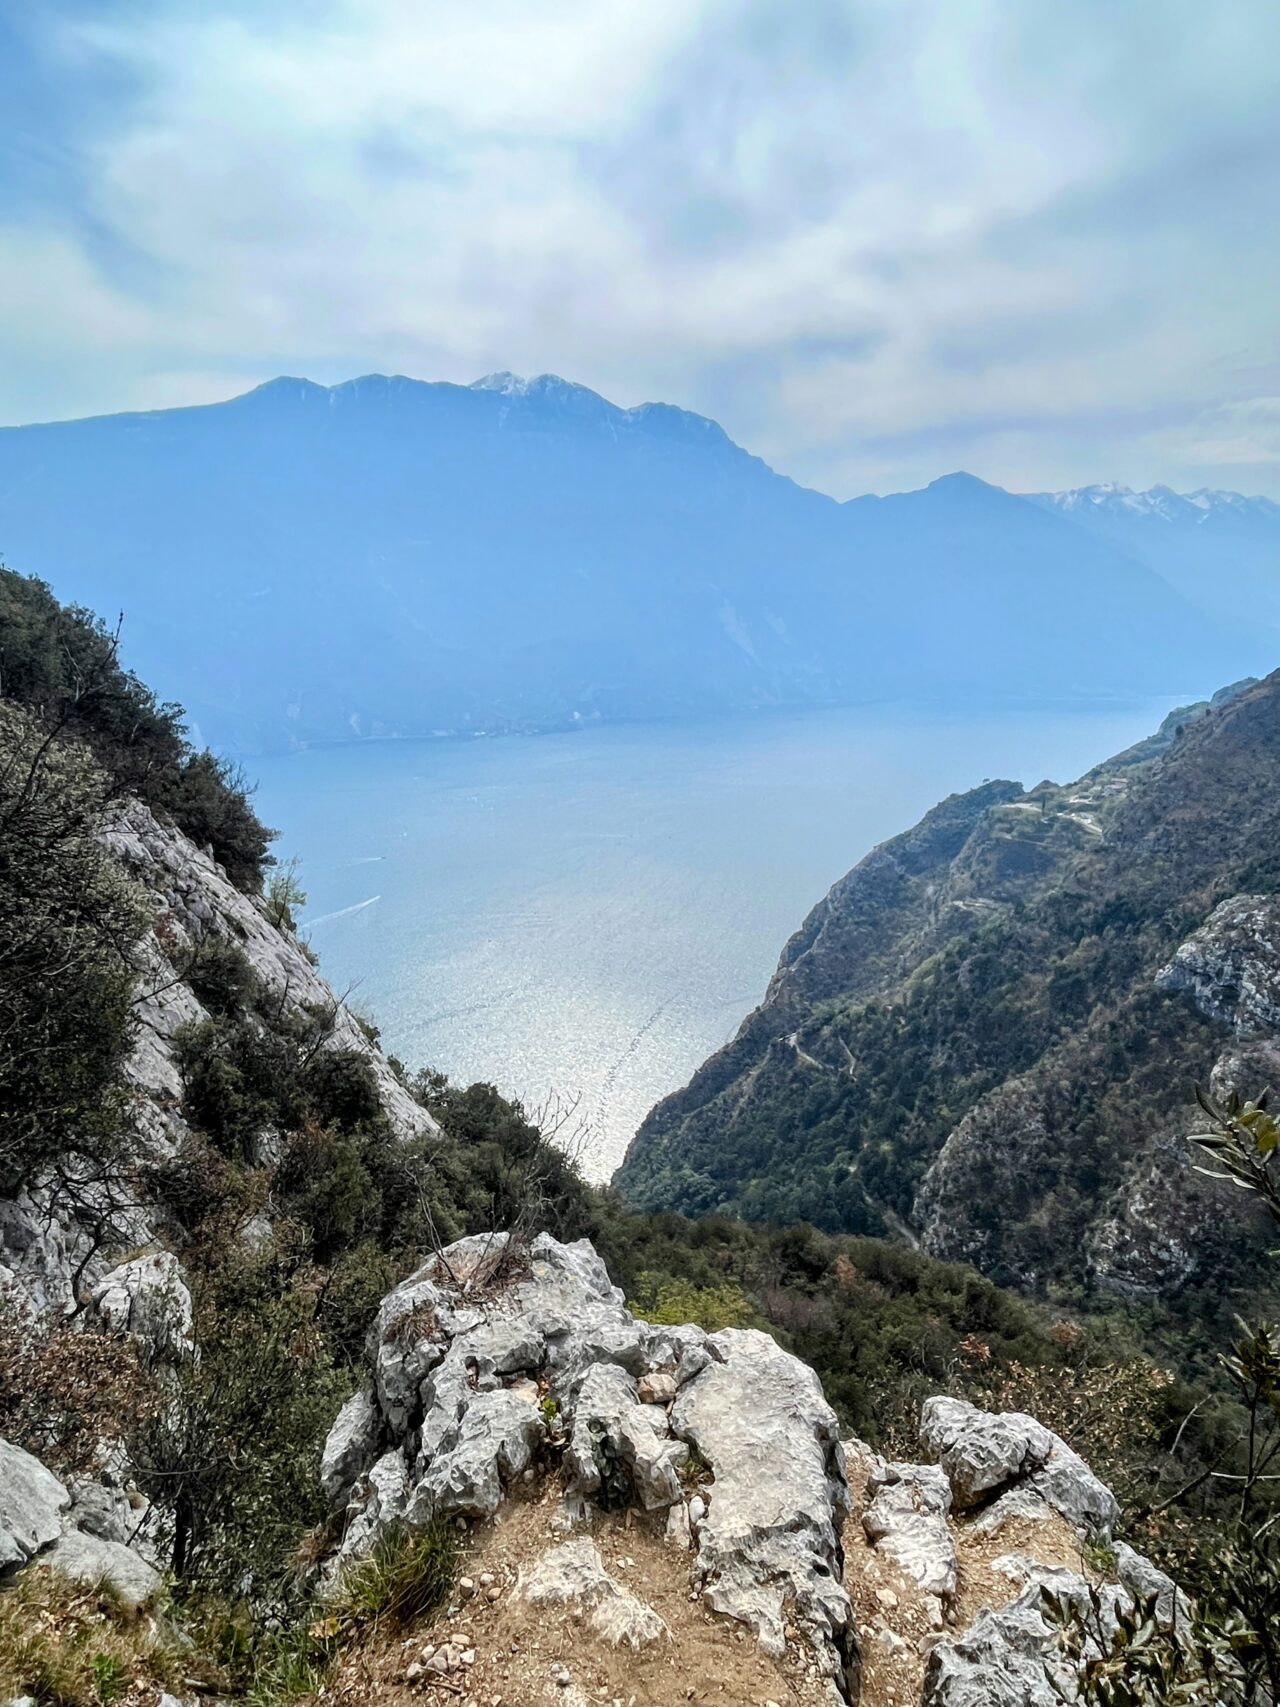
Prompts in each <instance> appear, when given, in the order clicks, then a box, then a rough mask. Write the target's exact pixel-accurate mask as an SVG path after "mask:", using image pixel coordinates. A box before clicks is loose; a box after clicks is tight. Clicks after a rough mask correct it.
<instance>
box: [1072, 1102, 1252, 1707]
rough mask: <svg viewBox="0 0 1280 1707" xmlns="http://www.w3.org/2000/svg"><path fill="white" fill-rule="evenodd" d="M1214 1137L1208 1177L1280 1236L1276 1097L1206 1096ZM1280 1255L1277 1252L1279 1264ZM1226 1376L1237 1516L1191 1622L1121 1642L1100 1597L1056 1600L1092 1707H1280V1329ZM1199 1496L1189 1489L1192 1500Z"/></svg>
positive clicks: (1216, 1524) (1205, 1533)
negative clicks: (1224, 1184)
mask: <svg viewBox="0 0 1280 1707" xmlns="http://www.w3.org/2000/svg"><path fill="white" fill-rule="evenodd" d="M1197 1096H1198V1099H1199V1102H1200V1106H1201V1109H1202V1110H1203V1112H1204V1114H1205V1115H1206V1116H1207V1121H1208V1124H1207V1128H1206V1130H1204V1131H1202V1132H1198V1133H1195V1134H1193V1135H1192V1140H1191V1141H1192V1143H1193V1144H1195V1145H1196V1146H1197V1148H1198V1149H1199V1150H1200V1151H1201V1152H1203V1154H1204V1155H1205V1156H1206V1157H1208V1158H1209V1161H1210V1163H1211V1167H1210V1169H1209V1170H1208V1171H1211V1172H1213V1173H1214V1174H1215V1175H1216V1176H1217V1177H1219V1178H1221V1179H1224V1180H1229V1181H1230V1182H1232V1183H1233V1184H1234V1185H1236V1186H1239V1187H1240V1188H1242V1189H1243V1190H1244V1191H1247V1192H1249V1193H1251V1194H1253V1195H1254V1196H1255V1197H1257V1198H1258V1199H1259V1200H1260V1202H1261V1203H1262V1205H1263V1206H1264V1207H1265V1209H1266V1210H1267V1213H1268V1214H1269V1216H1270V1218H1271V1221H1272V1223H1273V1224H1274V1225H1275V1226H1280V1172H1277V1167H1278V1165H1280V1123H1277V1121H1276V1120H1275V1119H1274V1118H1273V1117H1272V1115H1271V1114H1270V1113H1269V1112H1268V1111H1267V1107H1266V1102H1265V1099H1263V1100H1262V1101H1261V1102H1258V1103H1252V1102H1242V1101H1241V1100H1240V1099H1239V1097H1236V1096H1233V1097H1232V1098H1231V1099H1230V1101H1229V1102H1228V1103H1227V1104H1226V1105H1225V1106H1224V1105H1221V1104H1219V1103H1217V1102H1215V1101H1214V1099H1213V1098H1212V1097H1209V1096H1207V1095H1205V1094H1204V1093H1203V1092H1197ZM1274 1254H1275V1253H1273V1255H1274ZM1222 1367H1223V1371H1224V1373H1225V1375H1226V1377H1227V1380H1228V1382H1229V1383H1230V1385H1231V1386H1232V1387H1233V1388H1234V1389H1235V1393H1236V1398H1237V1401H1238V1407H1239V1415H1240V1417H1241V1427H1240V1430H1239V1432H1238V1435H1237V1437H1236V1439H1235V1441H1234V1442H1233V1445H1234V1446H1235V1448H1236V1452H1235V1455H1234V1456H1233V1457H1232V1458H1231V1459H1230V1460H1229V1461H1223V1459H1221V1458H1219V1459H1218V1460H1216V1461H1214V1462H1211V1463H1209V1464H1208V1465H1207V1466H1206V1467H1205V1469H1204V1471H1203V1477H1202V1479H1203V1480H1204V1481H1205V1482H1213V1483H1217V1484H1218V1485H1219V1487H1220V1490H1221V1492H1222V1495H1223V1501H1222V1505H1223V1507H1225V1509H1222V1510H1219V1511H1218V1512H1216V1513H1215V1521H1213V1522H1212V1524H1211V1526H1209V1527H1207V1528H1202V1530H1201V1533H1200V1534H1199V1535H1198V1536H1197V1541H1198V1547H1197V1550H1196V1554H1195V1556H1194V1559H1193V1561H1192V1564H1193V1566H1198V1567H1199V1568H1198V1569H1197V1570H1194V1573H1193V1574H1192V1575H1191V1576H1189V1577H1186V1578H1184V1580H1186V1581H1188V1582H1189V1584H1190V1586H1192V1587H1193V1588H1194V1590H1195V1591H1197V1605H1196V1609H1195V1615H1194V1617H1193V1619H1192V1621H1191V1622H1190V1623H1189V1624H1188V1623H1187V1622H1186V1621H1185V1620H1182V1621H1180V1620H1179V1619H1178V1618H1177V1617H1176V1615H1175V1616H1173V1617H1170V1616H1169V1615H1168V1613H1167V1612H1166V1613H1165V1614H1164V1615H1163V1616H1162V1615H1161V1612H1160V1609H1159V1608H1158V1606H1157V1604H1156V1601H1155V1599H1154V1597H1153V1598H1151V1599H1149V1600H1139V1601H1138V1603H1137V1604H1136V1605H1135V1606H1134V1608H1133V1610H1132V1611H1131V1612H1128V1613H1122V1615H1121V1616H1120V1619H1119V1629H1118V1631H1117V1632H1116V1633H1115V1635H1114V1636H1111V1635H1110V1634H1109V1632H1108V1630H1107V1627H1106V1623H1105V1621H1104V1619H1103V1616H1102V1605H1101V1600H1100V1597H1099V1595H1098V1594H1097V1593H1096V1591H1095V1593H1094V1594H1093V1596H1092V1597H1091V1604H1090V1605H1089V1606H1088V1607H1086V1608H1079V1607H1073V1606H1071V1605H1070V1604H1069V1603H1068V1604H1062V1603H1059V1602H1057V1601H1056V1600H1055V1598H1054V1597H1053V1596H1052V1595H1051V1594H1048V1593H1047V1592H1046V1596H1045V1600H1046V1610H1047V1611H1048V1613H1049V1615H1050V1618H1051V1620H1052V1621H1053V1622H1054V1623H1056V1624H1057V1626H1058V1627H1059V1643H1060V1647H1061V1649H1062V1651H1063V1652H1064V1653H1065V1654H1066V1655H1067V1656H1068V1657H1069V1658H1070V1659H1071V1661H1072V1663H1073V1665H1074V1666H1075V1667H1076V1668H1077V1669H1078V1670H1079V1672H1080V1674H1081V1688H1080V1693H1079V1699H1080V1701H1081V1703H1082V1704H1083V1707H1272V1704H1273V1703H1274V1702H1276V1701H1277V1700H1280V1532H1278V1529H1277V1526H1278V1525H1280V1494H1277V1492H1276V1488H1275V1483H1276V1473H1275V1466H1276V1465H1277V1464H1278V1463H1280V1325H1277V1324H1276V1323H1274V1322H1254V1323H1248V1322H1245V1321H1240V1322H1239V1323H1238V1325H1237V1332H1236V1336H1235V1340H1234V1343H1233V1344H1232V1345H1231V1346H1230V1347H1229V1349H1228V1350H1227V1351H1226V1352H1225V1353H1224V1354H1223V1356H1222ZM1190 1491H1191V1490H1190V1488H1189V1487H1188V1488H1187V1489H1184V1490H1182V1496H1181V1497H1183V1498H1185V1495H1186V1494H1187V1493H1189V1492H1190Z"/></svg>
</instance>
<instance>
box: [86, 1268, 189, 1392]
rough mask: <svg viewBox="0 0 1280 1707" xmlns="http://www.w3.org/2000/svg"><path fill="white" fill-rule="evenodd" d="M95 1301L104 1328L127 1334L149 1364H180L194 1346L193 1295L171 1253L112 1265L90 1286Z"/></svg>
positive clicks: (115, 1332)
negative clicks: (110, 1268)
mask: <svg viewBox="0 0 1280 1707" xmlns="http://www.w3.org/2000/svg"><path fill="white" fill-rule="evenodd" d="M93 1305H94V1309H95V1310H96V1311H97V1313H98V1317H99V1319H100V1321H101V1322H102V1325H103V1327H104V1328H105V1329H106V1330H107V1332H108V1333H112V1334H116V1335H120V1336H123V1335H128V1337H129V1338H130V1339H132V1340H134V1341H135V1342H136V1343H137V1345H138V1347H139V1349H140V1351H141V1352H142V1355H143V1357H144V1358H145V1359H146V1360H147V1362H149V1363H152V1364H157V1363H168V1364H178V1363H181V1362H182V1361H183V1360H184V1359H186V1358H188V1357H190V1356H191V1354H192V1352H193V1351H194V1349H195V1335H194V1326H193V1315H192V1308H191V1293H190V1292H189V1291H188V1289H187V1283H186V1281H185V1279H184V1278H183V1274H182V1269H181V1266H180V1265H179V1263H178V1259H177V1257H175V1256H174V1254H173V1252H172V1251H157V1252H156V1253H155V1254H154V1255H153V1256H146V1257H135V1258H134V1259H133V1261H132V1262H126V1263H121V1264H120V1266H119V1268H113V1269H112V1270H111V1271H110V1272H109V1273H108V1274H106V1275H105V1276H104V1277H103V1278H102V1280H100V1281H99V1282H98V1284H97V1286H95V1287H94V1290H93Z"/></svg>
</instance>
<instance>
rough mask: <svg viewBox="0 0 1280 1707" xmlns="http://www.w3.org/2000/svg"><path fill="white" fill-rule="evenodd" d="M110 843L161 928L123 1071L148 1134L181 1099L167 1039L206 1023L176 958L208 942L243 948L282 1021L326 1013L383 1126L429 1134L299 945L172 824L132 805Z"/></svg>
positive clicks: (333, 1039) (427, 1119) (426, 1118)
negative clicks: (361, 1072)
mask: <svg viewBox="0 0 1280 1707" xmlns="http://www.w3.org/2000/svg"><path fill="white" fill-rule="evenodd" d="M107 841H108V844H109V845H110V847H111V848H112V850H113V852H114V853H115V854H116V856H117V858H118V859H119V860H120V863H121V864H122V865H123V867H124V869H125V870H126V871H127V872H128V873H129V875H130V876H131V877H132V878H134V880H135V881H136V882H138V883H139V884H141V885H142V887H143V888H144V889H146V890H147V891H148V892H149V894H150V896H151V898H152V903H153V906H154V908H155V912H156V918H157V922H158V924H159V927H160V929H159V932H158V934H157V936H156V937H154V938H153V939H152V942H151V962H152V963H151V966H150V968H149V969H148V970H147V971H144V973H143V975H142V977H141V979H140V982H139V1001H138V1003H137V1016H138V1040H137V1043H136V1045H135V1048H134V1051H133V1056H132V1059H131V1061H130V1064H129V1069H128V1071H129V1076H130V1079H131V1081H132V1083H133V1084H134V1086H135V1088H136V1089H137V1090H138V1092H139V1093H140V1097H141V1099H142V1101H143V1103H144V1105H147V1104H149V1105H150V1106H151V1109H152V1111H153V1114H152V1119H153V1125H155V1124H157V1123H158V1124H159V1126H160V1127H162V1128H165V1127H168V1128H170V1129H171V1122H170V1121H169V1120H168V1118H167V1116H168V1113H169V1110H170V1109H171V1107H172V1105H173V1104H175V1103H176V1102H177V1101H178V1099H179V1097H180V1092H181V1086H180V1084H179V1081H178V1075H177V1071H176V1068H175V1067H174V1063H173V1037H174V1033H175V1032H176V1030H177V1029H178V1027H179V1026H181V1025H184V1024H186V1023H187V1022H188V1021H190V1020H193V1019H201V1018H203V1017H205V1014H204V1009H203V1008H202V1007H201V1005H200V1003H199V1002H198V1001H197V999H196V997H195V995H194V994H193V993H192V991H191V989H190V988H189V987H188V986H187V984H185V983H184V982H183V981H182V978H181V976H180V971H181V966H182V963H183V959H184V956H185V955H187V954H189V953H190V951H191V949H192V948H193V947H194V946H195V945H196V944H198V943H199V942H202V941H203V940H205V939H206V938H207V937H209V936H214V937H223V938H225V939H226V940H227V941H229V942H232V943H234V944H235V945H236V947H237V948H239V949H240V951H241V953H242V954H244V956H245V958H246V959H247V960H248V962H249V964H250V966H251V967H252V968H253V971H254V973H255V975H256V976H257V977H258V979H259V980H260V981H261V983H262V984H263V985H264V987H265V988H266V989H267V990H269V991H271V992H272V994H274V995H276V996H278V997H279V998H280V999H281V1001H282V1003H283V1005H284V1009H285V1011H286V1012H289V1013H300V1012H303V1011H305V1010H307V1009H312V1010H319V1011H322V1012H326V1013H332V1015H333V1025H332V1031H331V1034H330V1036H329V1039H328V1042H327V1047H329V1048H332V1049H345V1050H354V1051H355V1052H356V1053H357V1054H359V1055H363V1056H364V1057H366V1059H367V1060H368V1062H369V1064H370V1067H371V1068H372V1070H373V1074H374V1077H375V1079H376V1081H377V1085H378V1093H379V1096H380V1097H381V1099H382V1104H383V1107H384V1109H385V1110H386V1113H387V1117H388V1119H389V1120H390V1121H391V1123H392V1125H393V1126H394V1127H395V1128H396V1129H397V1130H398V1131H399V1132H400V1134H401V1135H402V1136H406V1137H408V1136H411V1135H413V1134H415V1133H419V1132H425V1131H430V1130H432V1129H434V1125H435V1123H434V1121H433V1120H432V1119H431V1116H430V1115H429V1114H428V1113H427V1112H426V1110H425V1109H424V1108H422V1107H421V1106H420V1105H419V1104H418V1103H416V1102H415V1101H414V1100H413V1098H412V1097H411V1096H410V1095H409V1093H408V1092H407V1091H406V1090H405V1088H404V1086H403V1085H402V1084H401V1083H400V1081H399V1080H398V1079H397V1078H396V1076H395V1074H394V1073H393V1072H392V1071H391V1068H390V1067H389V1066H388V1064H387V1061H386V1058H385V1057H384V1056H383V1054H382V1053H381V1051H380V1050H378V1049H377V1048H375V1046H374V1045H373V1044H372V1043H370V1041H369V1039H368V1038H367V1037H366V1036H365V1034H364V1032H363V1031H362V1030H361V1028H360V1026H359V1024H358V1023H357V1021H356V1018H355V1016H354V1014H352V1012H351V1011H350V1009H349V1008H348V1007H347V1006H346V1004H345V1003H344V1002H342V1001H341V1000H340V999H339V998H338V997H337V996H335V995H334V992H333V991H332V990H331V989H330V988H329V986H328V984H326V983H325V981H324V979H323V978H322V977H321V976H320V974H319V973H318V972H317V971H316V969H315V967H314V965H313V964H312V963H311V960H310V959H309V958H308V956H307V955H306V953H305V952H304V950H303V946H302V944H301V943H300V942H299V941H298V940H297V938H296V937H294V936H293V935H292V934H291V933H290V932H289V931H287V930H281V929H280V928H279V927H278V926H277V925H275V924H274V923H273V922H272V921H271V919H270V918H269V917H268V915H267V911H266V908H265V906H264V904H263V902H262V901H261V899H260V898H259V897H257V896H254V895H246V894H244V893H243V892H242V891H241V890H239V889H237V888H236V886H235V885H234V884H233V883H232V882H231V880H230V879H229V878H228V877H227V875H226V873H225V872H224V871H223V869H222V867H221V866H220V865H219V864H218V863H217V861H216V860H215V859H214V858H213V857H212V855H211V854H209V853H207V852H205V851H203V850H202V849H200V848H198V847H196V845H195V844H194V842H192V841H191V840H190V839H189V838H188V837H187V836H184V835H183V833H182V831H181V830H179V829H178V828H177V827H176V826H175V825H172V824H162V823H160V822H159V820H158V819H157V818H156V817H155V816H154V814H153V813H152V812H150V811H149V810H148V809H147V807H145V806H144V805H142V804H141V802H139V801H136V800H135V801H130V802H128V803H127V804H126V805H125V806H124V807H123V809H122V810H121V811H120V812H119V813H118V814H117V816H116V818H115V820H114V822H113V823H112V825H111V827H110V828H109V830H108V832H107ZM175 966H176V967H177V968H178V970H179V976H177V977H176V978H175Z"/></svg>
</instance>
